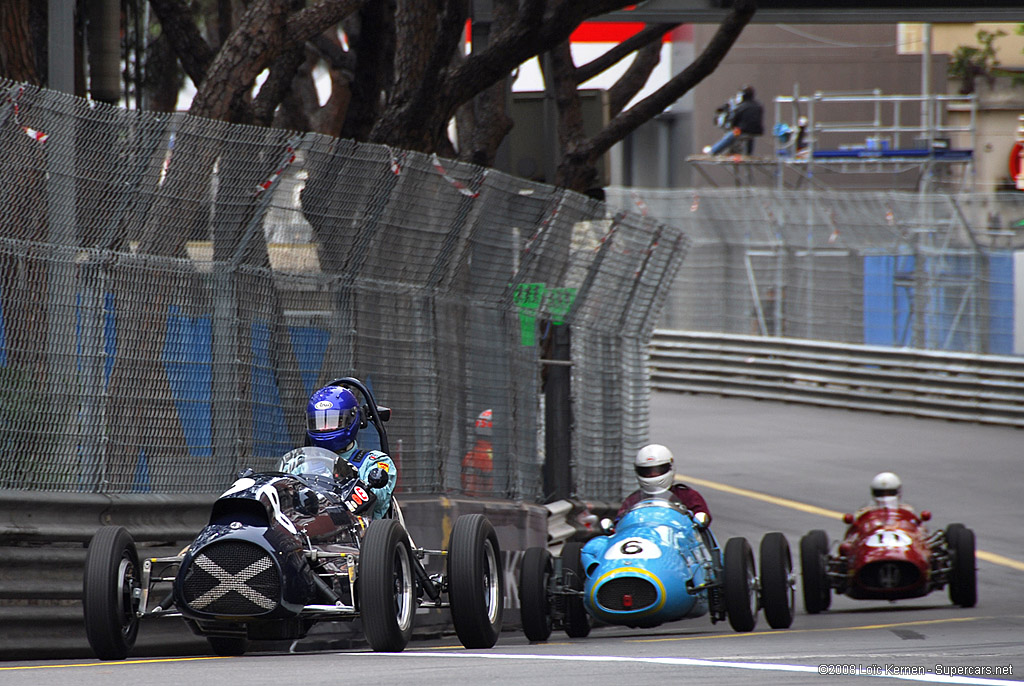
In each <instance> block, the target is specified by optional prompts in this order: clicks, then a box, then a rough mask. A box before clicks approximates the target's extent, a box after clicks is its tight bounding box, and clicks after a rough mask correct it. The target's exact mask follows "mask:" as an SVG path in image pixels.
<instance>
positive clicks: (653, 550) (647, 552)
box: [604, 538, 661, 560]
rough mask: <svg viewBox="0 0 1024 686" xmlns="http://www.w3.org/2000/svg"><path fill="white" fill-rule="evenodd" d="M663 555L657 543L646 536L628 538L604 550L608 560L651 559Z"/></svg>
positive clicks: (605, 557)
mask: <svg viewBox="0 0 1024 686" xmlns="http://www.w3.org/2000/svg"><path fill="white" fill-rule="evenodd" d="M655 557H661V548H659V547H658V544H657V543H654V542H653V541H648V540H647V539H645V538H627V539H625V540H623V541H618V542H616V543H613V544H612V545H610V546H608V549H607V550H606V551H605V552H604V559H606V560H638V559H639V560H650V559H652V558H655Z"/></svg>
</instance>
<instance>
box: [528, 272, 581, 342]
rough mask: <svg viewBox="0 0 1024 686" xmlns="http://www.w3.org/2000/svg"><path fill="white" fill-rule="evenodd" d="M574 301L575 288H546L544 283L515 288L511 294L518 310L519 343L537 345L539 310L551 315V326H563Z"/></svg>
mask: <svg viewBox="0 0 1024 686" xmlns="http://www.w3.org/2000/svg"><path fill="white" fill-rule="evenodd" d="M575 299H576V289H575V288H548V287H547V285H545V284H544V283H521V284H519V285H518V286H516V289H515V291H513V292H512V302H513V304H515V305H516V307H518V308H519V341H520V343H521V344H522V345H536V344H537V315H538V313H539V312H540V311H541V309H543V310H544V311H545V312H547V313H549V314H550V315H551V321H552V323H553V324H563V323H564V321H565V316H566V315H567V314H569V310H570V309H571V308H572V303H573V301H574V300H575ZM541 305H543V308H541Z"/></svg>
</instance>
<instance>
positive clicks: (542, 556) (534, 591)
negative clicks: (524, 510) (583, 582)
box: [519, 548, 552, 642]
mask: <svg viewBox="0 0 1024 686" xmlns="http://www.w3.org/2000/svg"><path fill="white" fill-rule="evenodd" d="M551 573H552V561H551V553H550V552H548V549H547V548H527V549H526V552H525V553H523V563H522V566H521V567H520V568H519V609H520V614H521V619H522V621H523V633H524V634H526V638H527V639H528V640H530V641H533V642H538V641H546V640H548V638H549V637H550V636H551V630H552V622H551V600H550V597H549V595H548V584H549V583H550V582H551Z"/></svg>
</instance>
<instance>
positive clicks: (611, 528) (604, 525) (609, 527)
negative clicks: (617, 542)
mask: <svg viewBox="0 0 1024 686" xmlns="http://www.w3.org/2000/svg"><path fill="white" fill-rule="evenodd" d="M601 530H602V531H605V532H607V533H614V532H615V522H613V521H612V520H611V519H609V518H608V517H604V518H603V519H602V520H601Z"/></svg>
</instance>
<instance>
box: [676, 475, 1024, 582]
mask: <svg viewBox="0 0 1024 686" xmlns="http://www.w3.org/2000/svg"><path fill="white" fill-rule="evenodd" d="M676 478H677V479H679V480H680V481H682V482H684V483H688V484H693V485H695V486H701V487H703V488H710V489H713V490H716V491H722V492H723V493H731V494H733V495H739V496H743V497H744V498H751V499H752V500H760V501H761V502H765V503H771V504H772V505H779V506H780V507H788V508H789V509H791V510H798V511H800V512H807V513H808V514H816V515H821V516H822V517H828V518H829V519H838V520H842V519H843V513H842V512H837V511H835V510H827V509H825V508H824V507H817V506H816V505H808V504H807V503H801V502H798V501H796V500H789V499H788V498H778V497H776V496H773V495H768V494H766V493H758V492H757V491H751V490H747V489H746V488H737V487H736V486H730V485H728V484H722V483H718V482H717V481H708V480H707V479H698V478H697V477H695V476H685V475H683V474H676ZM975 556H976V557H977V558H978V559H979V560H984V561H985V562H991V563H992V564H994V565H1000V566H1003V567H1009V568H1010V569H1016V570H1017V571H1019V572H1024V562H1021V561H1019V560H1014V559H1013V558H1011V557H1006V556H1004V555H997V554H996V553H989V552H986V551H984V550H978V551H976V552H975Z"/></svg>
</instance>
